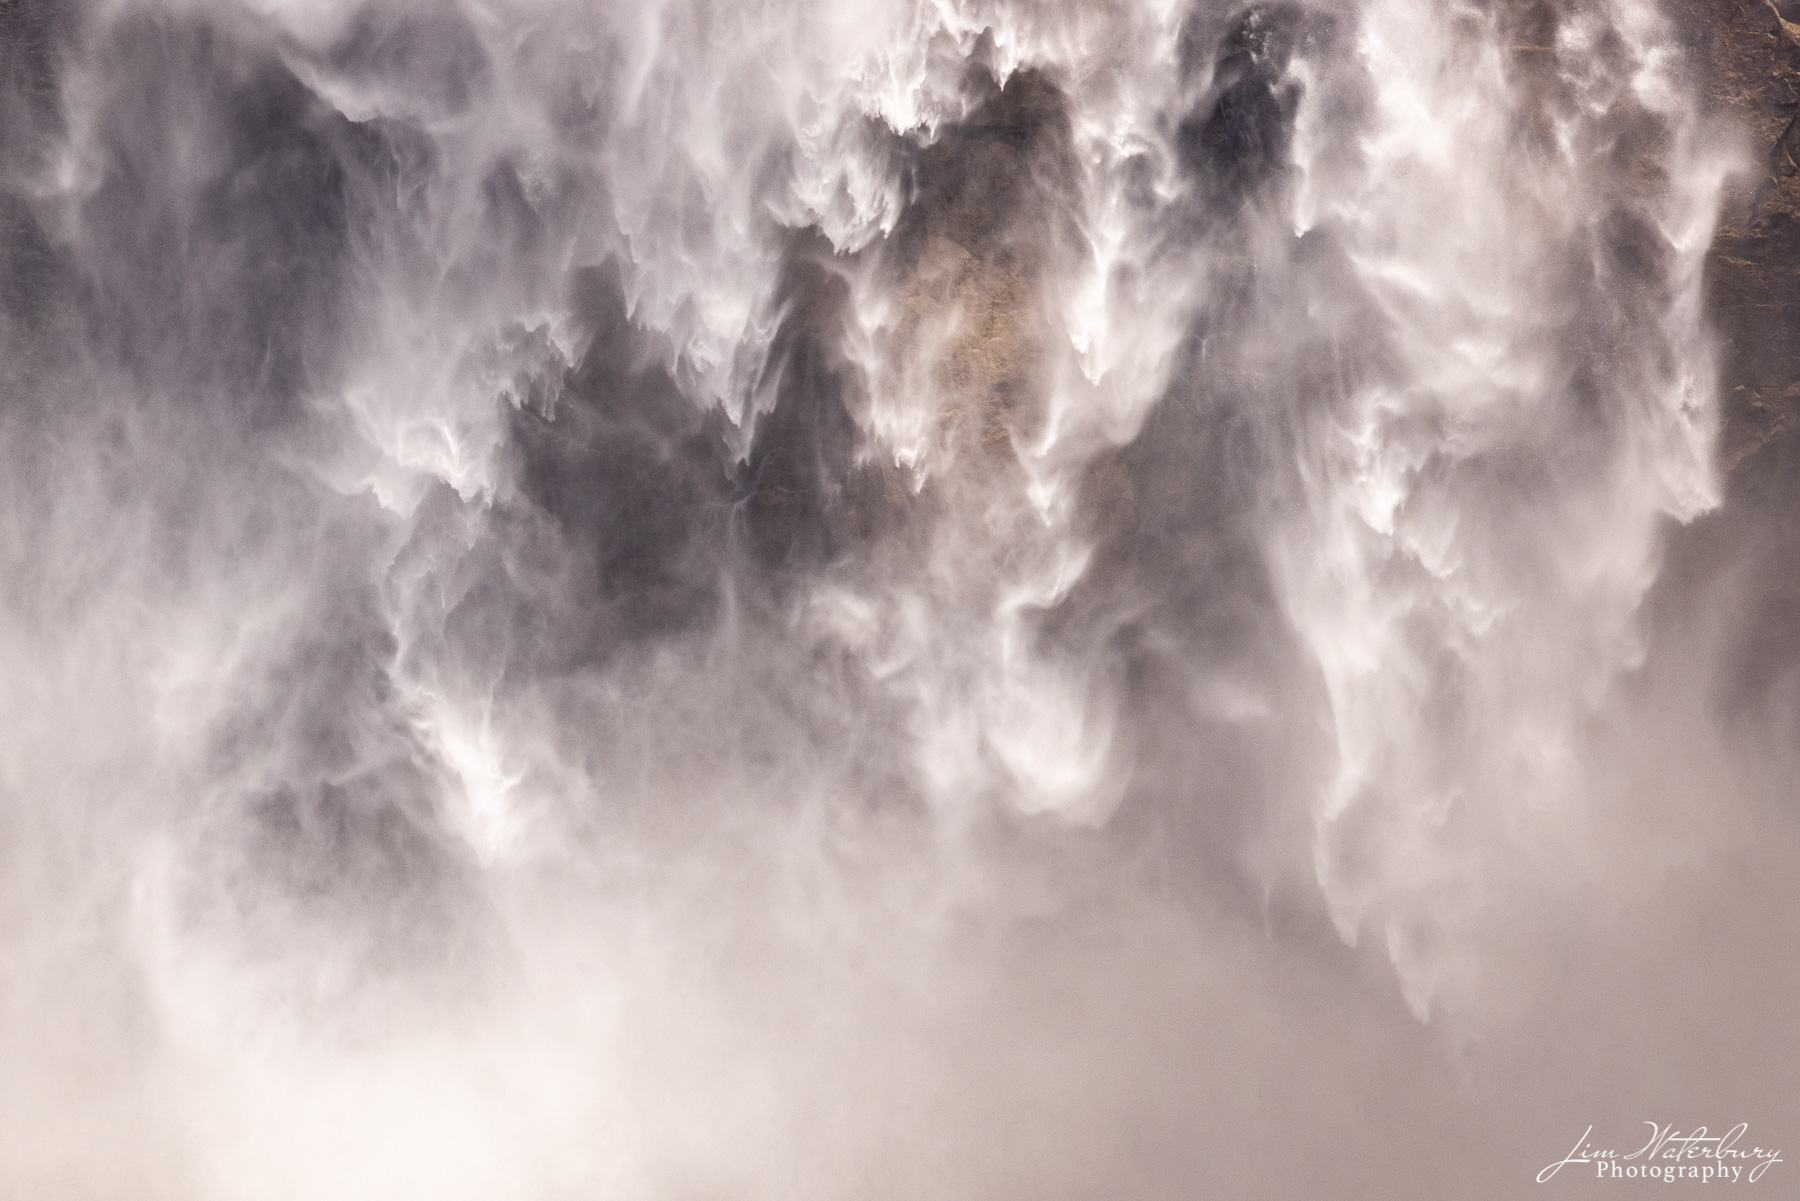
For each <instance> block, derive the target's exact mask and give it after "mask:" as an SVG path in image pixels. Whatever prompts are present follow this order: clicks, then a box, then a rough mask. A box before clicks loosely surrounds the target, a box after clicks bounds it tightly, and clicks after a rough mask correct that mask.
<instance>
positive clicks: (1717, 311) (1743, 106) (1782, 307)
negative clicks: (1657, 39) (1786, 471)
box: [1673, 0, 1800, 483]
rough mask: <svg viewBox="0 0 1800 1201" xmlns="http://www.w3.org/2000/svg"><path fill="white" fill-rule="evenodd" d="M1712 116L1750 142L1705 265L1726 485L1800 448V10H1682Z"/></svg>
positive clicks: (1720, 4)
mask: <svg viewBox="0 0 1800 1201" xmlns="http://www.w3.org/2000/svg"><path fill="white" fill-rule="evenodd" d="M1673 11H1674V13H1675V15H1676V16H1677V18H1678V19H1679V20H1681V21H1682V23H1683V26H1684V29H1685V31H1686V32H1687V35H1688V37H1689V38H1690V39H1691V40H1692V44H1693V45H1694V47H1695V50H1696V61H1697V63H1698V64H1699V65H1700V66H1701V68H1702V70H1703V71H1704V87H1705V95H1706V100H1707V103H1708V105H1709V107H1710V109H1711V113H1712V116H1713V117H1715V118H1716V119H1719V120H1720V121H1721V123H1722V125H1723V126H1724V127H1726V128H1735V129H1736V130H1737V131H1739V132H1740V133H1741V134H1742V135H1743V136H1746V137H1747V138H1748V139H1749V143H1750V148H1751V152H1752V154H1753V155H1754V156H1755V157H1754V159H1753V163H1754V167H1755V169H1754V171H1753V172H1752V173H1751V175H1750V176H1749V177H1748V178H1746V179H1744V180H1742V181H1740V183H1739V186H1738V187H1737V188H1736V189H1734V190H1733V192H1732V194H1731V195H1729V196H1728V197H1727V200H1726V204H1725V208H1724V211H1723V212H1722V213H1721V215H1720V226H1719V231H1718V235H1717V237H1716V238H1715V240H1714V243H1713V249H1712V253H1711V255H1710V256H1709V260H1708V265H1707V266H1708V270H1707V293H1708V297H1707V298H1708V303H1709V308H1710V312H1711V317H1712V320H1713V323H1714V326H1715V328H1716V329H1717V330H1718V331H1719V334H1720V336H1721V338H1722V340H1723V347H1722V350H1723V355H1722V364H1721V366H1722V370H1723V379H1722V380H1721V384H1722V393H1723V398H1724V405H1723V414H1722V415H1723V419H1724V420H1723V429H1722V430H1721V447H1720V453H1721V462H1722V465H1723V466H1724V467H1725V469H1726V470H1727V471H1728V472H1729V473H1731V476H1732V477H1733V480H1734V483H1735V481H1736V480H1738V479H1741V478H1742V477H1743V476H1744V474H1745V473H1746V472H1758V473H1761V472H1766V471H1776V470H1779V463H1780V462H1781V461H1783V460H1785V459H1787V458H1789V457H1791V456H1792V455H1793V454H1794V453H1795V449H1796V445H1797V444H1800V338H1797V337H1796V331H1797V330H1800V24H1797V23H1796V22H1795V21H1794V20H1793V19H1792V18H1800V3H1796V2H1795V0H1782V2H1781V4H1780V5H1779V7H1778V5H1777V4H1775V3H1771V2H1770V0H1681V2H1679V3H1677V4H1675V5H1674V6H1673Z"/></svg>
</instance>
